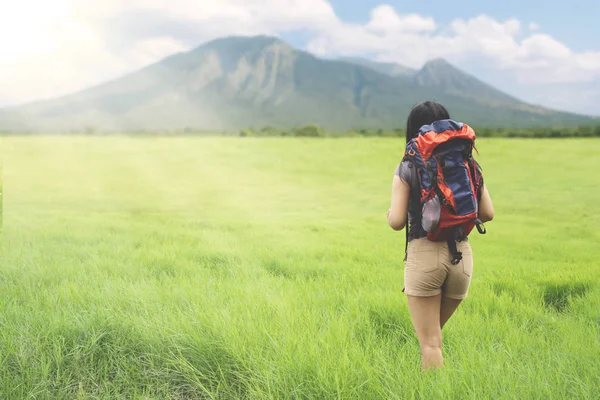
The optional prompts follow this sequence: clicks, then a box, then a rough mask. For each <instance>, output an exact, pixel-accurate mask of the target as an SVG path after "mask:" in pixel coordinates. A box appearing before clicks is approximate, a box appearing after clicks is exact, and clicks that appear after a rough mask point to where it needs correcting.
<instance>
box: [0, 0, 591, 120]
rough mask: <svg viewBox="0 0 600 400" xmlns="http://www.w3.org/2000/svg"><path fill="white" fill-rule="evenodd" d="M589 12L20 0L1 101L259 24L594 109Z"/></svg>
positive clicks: (250, 0) (431, 4)
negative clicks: (436, 64)
mask: <svg viewBox="0 0 600 400" xmlns="http://www.w3.org/2000/svg"><path fill="white" fill-rule="evenodd" d="M599 21H600V0H578V1H571V2H566V1H553V0H547V1H542V0H530V1H517V0H505V1H494V2H491V1H474V0H455V1H452V2H443V1H440V0H434V1H416V0H404V1H400V0H388V1H378V0H362V1H351V0H219V1H215V0H153V1H148V0H103V1H97V0H52V1H48V0H20V1H19V2H16V1H13V2H8V3H7V4H6V6H5V5H3V10H2V13H0V86H1V87H2V90H0V106H3V105H4V106H5V105H15V104H21V103H25V102H29V101H34V100H39V99H45V98H53V97H56V96H60V95H63V94H68V93H71V92H74V91H77V90H80V89H83V88H86V87H89V86H92V85H96V84H100V83H102V82H105V81H107V80H110V79H114V78H115V77H118V76H121V75H123V74H126V73H128V72H133V71H135V70H137V69H139V68H141V67H143V66H145V65H148V64H151V63H153V62H156V61H158V60H160V59H161V58H163V57H166V56H168V55H170V54H173V53H176V52H181V51H188V50H191V49H193V48H194V47H197V46H199V45H201V44H202V43H205V42H207V41H209V40H212V39H215V38H219V37H224V36H230V35H265V34H266V35H273V36H279V37H281V38H283V39H284V40H286V41H288V42H289V43H290V44H292V45H293V46H295V47H297V48H300V49H303V50H307V51H309V52H312V53H314V54H315V55H317V56H320V57H325V58H336V57H340V56H363V57H367V58H371V59H373V60H376V61H385V62H396V63H399V64H403V65H406V66H410V67H412V68H421V67H422V65H423V64H424V63H425V62H427V61H428V60H430V59H432V58H438V57H442V58H445V59H446V60H448V61H449V62H451V63H452V64H454V65H455V66H457V67H458V68H460V69H463V70H464V71H466V72H468V73H471V74H473V75H475V76H476V77H478V78H480V79H482V80H484V81H485V82H488V83H490V84H492V85H493V86H496V87H497V88H499V89H500V90H503V91H505V92H507V93H509V94H512V95H514V96H517V97H519V98H521V99H523V100H525V101H527V102H531V103H535V104H541V105H544V106H547V107H551V108H556V109H562V110H568V111H572V112H579V113H586V114H593V115H599V116H600V40H599V39H598V38H600V24H599ZM40 66H43V67H42V68H40Z"/></svg>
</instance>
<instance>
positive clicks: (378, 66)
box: [339, 57, 418, 78]
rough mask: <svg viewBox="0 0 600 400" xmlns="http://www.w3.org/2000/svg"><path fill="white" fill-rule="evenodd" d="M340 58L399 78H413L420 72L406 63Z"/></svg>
mask: <svg viewBox="0 0 600 400" xmlns="http://www.w3.org/2000/svg"><path fill="white" fill-rule="evenodd" d="M339 60H340V61H344V62H348V63H351V64H356V65H361V66H363V67H367V68H370V69H372V70H375V71H377V72H379V73H381V74H384V75H388V76H393V77H399V78H413V77H414V76H415V75H416V74H417V72H418V71H417V70H414V69H412V68H409V67H405V66H404V65H400V64H395V63H383V62H375V61H371V60H368V59H366V58H361V57H341V58H339Z"/></svg>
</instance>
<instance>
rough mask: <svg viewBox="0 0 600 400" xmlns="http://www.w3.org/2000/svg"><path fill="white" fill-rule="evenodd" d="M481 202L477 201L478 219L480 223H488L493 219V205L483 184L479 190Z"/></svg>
mask: <svg viewBox="0 0 600 400" xmlns="http://www.w3.org/2000/svg"><path fill="white" fill-rule="evenodd" d="M481 190H482V192H481V200H480V201H479V219H480V220H481V222H488V221H491V220H493V219H494V205H493V204H492V199H491V197H490V193H489V192H488V190H487V187H486V186H485V184H484V185H483V187H482V188H481Z"/></svg>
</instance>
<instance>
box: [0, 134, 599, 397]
mask: <svg viewBox="0 0 600 400" xmlns="http://www.w3.org/2000/svg"><path fill="white" fill-rule="evenodd" d="M478 148H479V151H480V153H481V155H480V156H479V157H478V160H479V161H480V162H481V163H482V166H483V168H484V176H485V178H486V182H487V184H488V186H489V188H490V192H491V195H492V198H493V200H494V202H495V208H496V219H495V220H494V221H493V222H491V223H489V224H487V229H488V234H487V235H486V236H480V235H476V234H474V235H473V236H472V239H471V241H472V245H473V249H474V254H475V271H474V277H473V282H472V286H471V290H470V295H469V297H468V298H467V300H465V302H464V303H463V305H462V306H461V308H459V310H458V312H457V313H456V315H455V316H454V317H453V318H452V319H451V320H450V322H449V324H448V326H447V328H445V329H444V355H445V359H446V368H445V369H443V370H440V371H435V372H430V373H425V374H424V373H422V372H421V371H420V355H419V347H418V342H417V339H416V337H415V334H414V332H413V328H412V325H411V322H410V317H409V313H408V309H407V306H406V298H405V296H404V295H403V294H402V293H401V289H402V277H403V271H402V259H403V251H404V239H403V238H404V232H394V231H392V230H391V229H390V228H389V227H388V226H387V222H386V218H385V216H386V212H387V209H388V207H389V200H390V199H389V197H390V193H391V181H392V174H393V171H394V168H395V167H396V165H397V163H398V161H399V158H400V154H401V149H402V143H401V141H400V140H399V139H360V138H357V139H337V140H336V139H316V140H311V139H291V138H287V139H278V138H272V139H269V138H263V139H258V138H229V139H227V138H220V139H219V138H214V139H209V138H170V139H169V138H152V139H151V138H137V139H136V138H123V137H111V138H89V137H87V138H86V137H71V138H68V137H29V138H14V137H8V138H4V139H3V141H2V151H3V155H4V166H3V173H4V181H3V186H4V220H3V225H4V226H3V233H2V253H1V258H0V398H2V399H20V398H31V399H55V398H59V399H62V398H65V399H67V398H68V399H73V398H77V399H88V398H89V399H95V398H102V399H104V398H107V399H108V398H110V399H115V398H127V399H130V398H136V399H196V398H197V399H204V398H206V399H244V398H248V399H295V398H298V399H300V398H302V399H304V398H310V399H442V398H443V399H484V398H490V399H505V398H508V399H510V398H518V399H597V398H599V396H600V372H599V371H600V203H599V202H600V179H599V178H598V170H599V168H600V160H599V158H598V154H600V140H594V139H581V140H578V139H569V140H539V141H536V140H516V139H515V140H506V139H482V140H478Z"/></svg>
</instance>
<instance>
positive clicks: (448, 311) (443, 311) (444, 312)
mask: <svg viewBox="0 0 600 400" xmlns="http://www.w3.org/2000/svg"><path fill="white" fill-rule="evenodd" d="M461 301H462V300H456V299H451V298H449V297H446V296H442V306H441V308H440V329H444V325H446V322H448V320H449V319H450V317H451V316H452V314H454V311H456V309H457V308H458V305H459V304H460V302H461Z"/></svg>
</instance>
